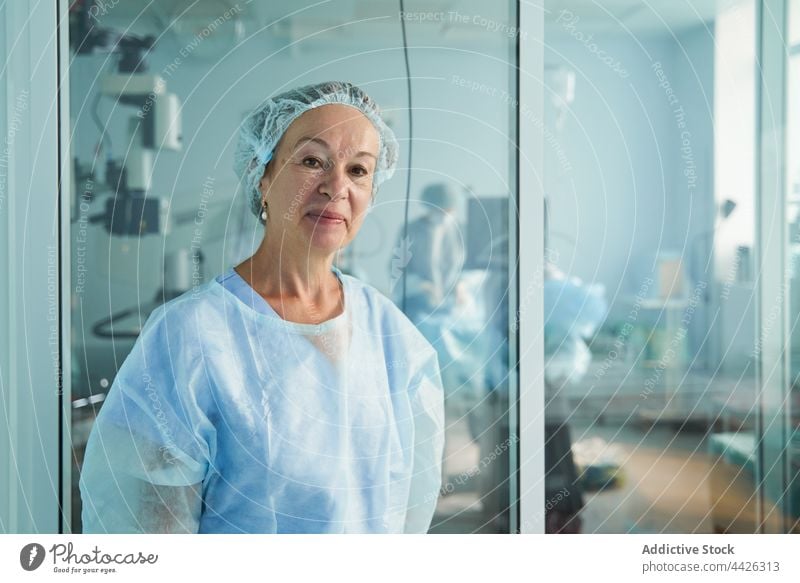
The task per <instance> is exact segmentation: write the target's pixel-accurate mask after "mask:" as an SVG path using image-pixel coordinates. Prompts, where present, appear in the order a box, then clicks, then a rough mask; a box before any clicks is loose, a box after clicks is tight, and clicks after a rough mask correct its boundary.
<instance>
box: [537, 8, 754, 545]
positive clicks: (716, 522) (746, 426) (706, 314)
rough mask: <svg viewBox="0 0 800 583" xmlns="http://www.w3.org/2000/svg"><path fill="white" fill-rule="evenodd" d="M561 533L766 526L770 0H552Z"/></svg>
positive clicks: (548, 328) (550, 511)
mask: <svg viewBox="0 0 800 583" xmlns="http://www.w3.org/2000/svg"><path fill="white" fill-rule="evenodd" d="M545 4H546V7H547V14H548V20H547V21H546V29H545V40H546V43H545V51H546V52H545V83H546V86H547V89H546V93H547V97H548V99H547V100H546V103H547V105H548V109H547V110H546V113H547V118H546V120H547V123H546V125H545V128H544V140H545V160H546V162H545V164H544V168H545V191H546V199H547V228H546V230H545V238H546V249H547V253H546V261H547V265H548V266H547V269H546V272H545V285H544V303H545V321H546V324H545V346H546V348H545V359H546V365H545V379H546V407H545V416H546V431H545V456H546V466H547V470H546V471H547V475H546V490H547V497H546V501H545V504H546V508H545V509H546V514H547V521H546V522H547V529H546V530H547V532H550V533H556V532H561V533H564V532H584V533H595V532H599V533H662V532H663V533H711V532H756V531H758V530H759V528H760V521H761V516H760V508H761V507H760V505H759V500H760V499H759V489H758V488H757V485H758V484H759V482H760V481H761V479H762V475H763V474H762V468H761V466H760V462H761V461H762V458H761V457H760V456H759V455H758V452H759V444H760V440H761V436H762V435H763V432H762V431H761V428H760V426H759V400H758V399H759V388H758V382H757V379H758V365H759V354H760V353H759V346H758V333H757V331H756V330H757V327H756V323H757V300H758V296H757V292H756V290H757V274H756V271H755V270H756V255H757V253H758V252H759V249H758V247H757V242H758V241H757V238H756V220H755V216H756V215H755V210H756V204H755V202H756V195H755V192H756V175H757V166H756V164H757V156H756V154H757V150H758V141H757V122H758V116H757V113H758V112H757V109H756V106H757V100H756V97H757V89H758V83H759V79H758V78H757V77H756V71H757V68H756V55H757V49H758V47H757V42H756V39H757V31H758V26H759V20H758V18H757V3H756V2H754V1H752V0H741V1H729V2H716V3H714V2H699V1H688V0H687V1H682V2H677V3H659V4H653V3H644V2H638V1H630V2H619V3H615V4H614V6H613V7H601V6H600V5H598V4H596V3H581V2H569V1H559V0H548V2H546V3H545Z"/></svg>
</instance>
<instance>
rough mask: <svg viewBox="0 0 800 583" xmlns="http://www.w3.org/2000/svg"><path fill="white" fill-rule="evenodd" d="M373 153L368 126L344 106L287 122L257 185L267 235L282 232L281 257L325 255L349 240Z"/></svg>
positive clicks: (362, 206) (363, 201)
mask: <svg viewBox="0 0 800 583" xmlns="http://www.w3.org/2000/svg"><path fill="white" fill-rule="evenodd" d="M378 148H379V138H378V132H377V131H376V130H375V127H374V126H373V125H372V122H370V121H369V119H367V117H366V116H365V115H364V114H362V113H361V112H360V111H358V110H357V109H355V108H353V107H350V106H347V105H339V104H330V105H323V106H321V107H317V108H314V109H312V110H309V111H307V112H305V113H304V114H302V115H301V116H300V117H298V118H297V119H296V120H295V121H294V122H292V124H291V125H290V126H289V129H288V130H287V131H286V133H284V135H283V137H282V138H281V140H280V142H279V143H278V147H277V148H276V155H275V156H274V157H273V159H272V160H271V161H270V162H269V164H268V165H267V168H266V170H265V171H264V176H263V177H262V178H261V184H260V188H261V194H262V200H266V202H267V213H268V219H267V227H266V228H267V232H268V233H269V232H274V231H277V232H279V233H280V232H282V236H283V239H282V249H283V251H284V252H289V251H299V252H304V253H308V252H313V251H319V252H322V253H326V254H330V253H335V252H336V251H338V250H339V249H340V248H342V247H344V246H346V245H347V244H348V243H350V241H352V240H353V238H354V237H355V236H356V234H357V233H358V230H359V229H360V227H361V223H362V221H363V220H364V214H365V212H366V210H367V208H368V206H369V203H370V200H371V198H372V181H373V178H374V174H375V167H376V164H377V156H378ZM287 244H288V245H287Z"/></svg>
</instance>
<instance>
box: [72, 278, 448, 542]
mask: <svg viewBox="0 0 800 583" xmlns="http://www.w3.org/2000/svg"><path fill="white" fill-rule="evenodd" d="M334 273H335V274H336V275H337V277H338V278H339V280H340V282H341V284H342V286H343V289H344V297H345V309H344V312H343V313H342V314H341V315H339V316H337V317H335V318H333V319H331V320H328V321H325V322H323V323H321V324H297V323H293V322H288V321H286V320H283V319H282V318H280V317H279V316H278V315H277V314H276V313H275V312H274V310H272V308H271V307H270V306H269V304H268V303H267V302H266V301H265V300H264V299H263V298H261V296H259V295H258V294H256V293H255V292H254V290H253V289H252V288H250V286H249V285H248V284H247V283H246V282H245V281H244V280H242V278H241V277H240V276H239V275H238V274H237V273H236V272H235V271H234V270H232V269H231V270H230V271H229V272H228V273H226V274H225V275H223V276H220V277H218V278H216V279H214V280H212V281H210V282H209V283H207V284H204V285H202V286H199V287H198V288H196V289H194V290H192V291H190V292H187V293H186V294H184V295H182V296H181V297H179V298H177V299H175V300H172V301H170V302H168V303H167V304H165V305H164V306H161V307H159V308H158V309H156V310H155V311H154V312H153V313H152V314H151V315H150V317H149V318H148V320H147V322H146V324H145V326H144V329H143V330H142V333H141V335H140V336H139V338H138V339H137V341H136V344H135V345H134V347H133V350H132V351H131V353H130V355H129V356H128V358H127V359H126V360H125V362H124V363H123V365H122V367H121V368H120V370H119V372H118V374H117V376H116V378H115V379H114V383H113V385H112V387H111V389H110V391H109V394H108V397H107V399H106V401H105V403H104V404H103V407H102V409H101V410H100V413H99V414H98V417H97V421H96V424H95V426H94V428H93V430H92V433H91V435H90V437H89V441H88V444H87V447H86V455H85V458H84V464H83V468H82V472H81V479H80V489H81V497H82V501H83V514H82V521H83V529H84V532H87V533H104V532H109V533H112V532H157V533H163V532H214V533H219V532H233V533H350V532H354V533H396V532H417V533H423V532H426V531H427V529H428V527H429V525H430V522H431V519H432V517H433V512H434V508H435V505H436V500H437V497H438V492H439V488H440V487H441V463H442V454H443V447H444V409H443V391H442V384H441V379H440V373H439V365H438V362H437V356H436V352H435V350H434V349H433V348H432V347H431V345H430V343H429V342H428V341H427V340H425V338H424V337H423V336H422V334H420V333H419V332H418V331H417V330H416V329H415V328H414V326H413V325H412V324H411V322H410V321H409V320H408V319H407V318H406V317H405V315H403V314H402V312H401V311H400V310H399V309H398V308H397V307H395V305H394V304H393V303H392V302H391V301H390V300H389V299H387V298H386V297H384V296H383V295H382V294H380V293H379V292H378V291H377V290H375V289H374V288H372V287H370V286H368V285H366V284H364V283H362V282H360V281H359V280H357V279H355V278H353V277H351V276H348V275H344V274H342V273H341V272H340V271H339V270H338V269H336V268H334Z"/></svg>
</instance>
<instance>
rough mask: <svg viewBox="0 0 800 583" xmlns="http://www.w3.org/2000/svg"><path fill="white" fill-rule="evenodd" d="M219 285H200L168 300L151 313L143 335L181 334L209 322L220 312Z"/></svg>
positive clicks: (211, 283) (212, 281)
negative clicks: (160, 332) (159, 331)
mask: <svg viewBox="0 0 800 583" xmlns="http://www.w3.org/2000/svg"><path fill="white" fill-rule="evenodd" d="M218 288H219V285H218V284H216V282H215V281H214V280H211V281H209V282H207V283H204V284H200V285H198V286H196V287H194V288H192V289H190V290H188V291H186V292H184V293H183V294H181V295H179V296H177V297H175V298H172V299H170V300H167V301H166V302H164V303H163V304H161V305H159V306H157V307H156V308H155V309H153V311H152V312H150V314H149V316H148V317H147V320H146V321H145V324H144V326H143V328H142V334H145V333H148V332H150V333H152V332H154V331H155V330H156V329H159V330H163V331H166V330H165V329H168V331H169V332H170V333H175V334H179V333H181V332H182V331H188V330H191V329H192V328H194V327H195V326H197V325H198V324H199V323H201V322H202V321H206V322H208V321H209V319H210V318H213V317H214V314H215V313H216V312H217V311H218V310H219V306H220V302H219V301H218V300H219V293H218Z"/></svg>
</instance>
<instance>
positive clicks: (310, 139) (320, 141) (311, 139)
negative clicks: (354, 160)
mask: <svg viewBox="0 0 800 583" xmlns="http://www.w3.org/2000/svg"><path fill="white" fill-rule="evenodd" d="M301 142H302V143H305V142H315V143H317V144H319V145H321V146H323V147H324V148H327V149H328V150H330V149H331V147H330V146H329V145H328V142H326V141H325V140H323V139H322V138H314V137H311V136H303V137H302V138H300V139H299V140H297V143H295V145H294V149H295V150H296V149H297V147H298V146H299V145H300V143H301ZM355 155H356V156H371V157H372V158H375V159H376V160H377V159H378V157H377V156H376V155H375V154H373V153H372V152H366V151H364V150H361V151H360V152H356V154H355Z"/></svg>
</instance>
